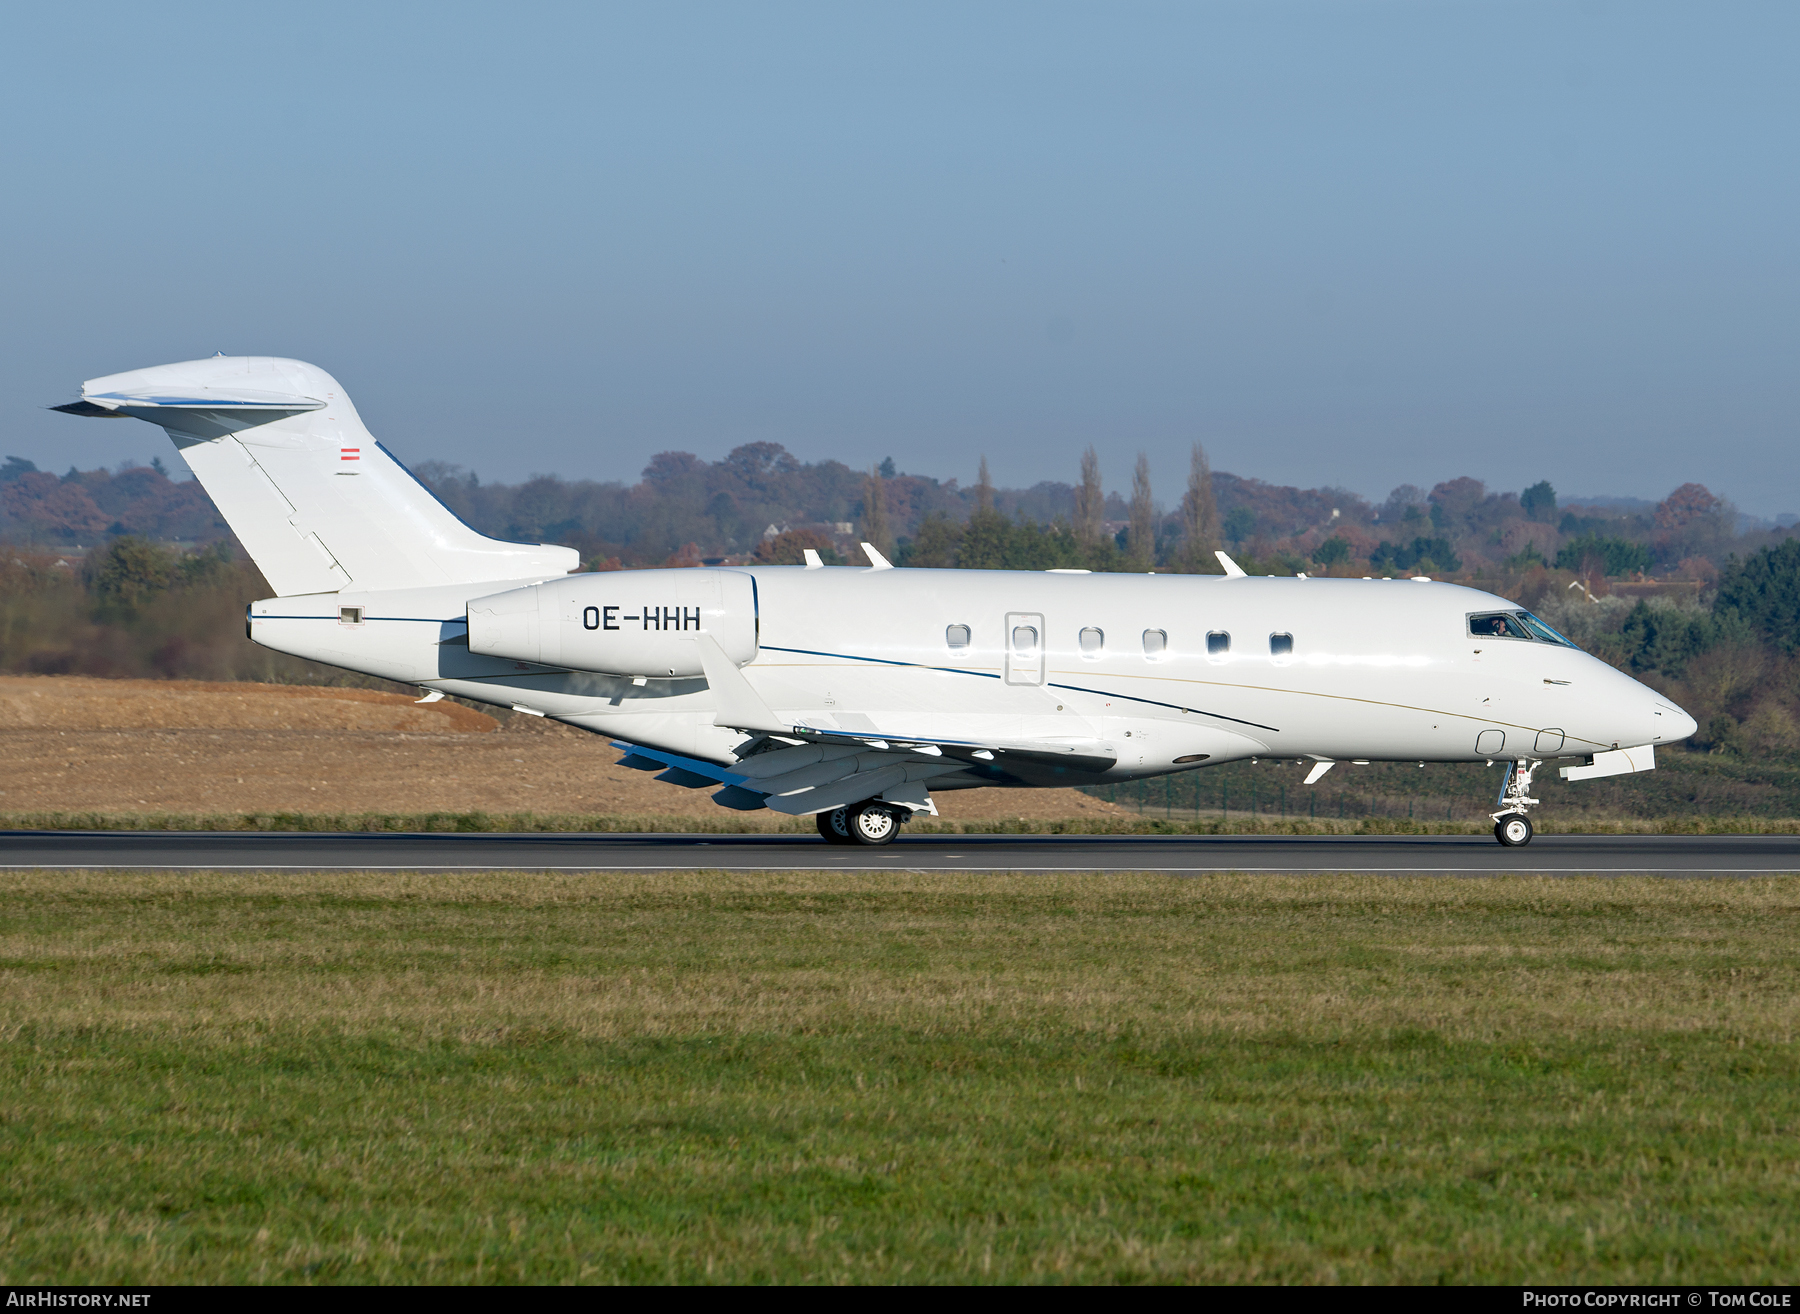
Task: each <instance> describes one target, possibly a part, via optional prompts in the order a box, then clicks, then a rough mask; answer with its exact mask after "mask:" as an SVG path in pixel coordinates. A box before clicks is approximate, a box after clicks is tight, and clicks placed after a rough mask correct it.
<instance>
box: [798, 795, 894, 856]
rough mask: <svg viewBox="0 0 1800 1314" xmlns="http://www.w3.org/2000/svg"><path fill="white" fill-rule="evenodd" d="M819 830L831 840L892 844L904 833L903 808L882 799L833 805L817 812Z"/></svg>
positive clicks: (830, 841)
mask: <svg viewBox="0 0 1800 1314" xmlns="http://www.w3.org/2000/svg"><path fill="white" fill-rule="evenodd" d="M814 819H815V820H816V821H817V822H818V826H819V834H821V835H823V836H824V837H825V842H826V843H827V844H864V845H868V846H870V847H875V846H878V845H882V844H892V843H893V842H894V836H896V835H898V834H899V833H900V823H901V821H902V820H903V818H902V816H901V810H900V809H899V808H892V807H889V806H888V805H887V804H885V803H883V802H881V801H880V800H879V799H870V800H868V801H867V802H865V803H856V804H853V805H851V806H850V807H847V808H833V809H831V811H829V812H820V813H817V814H815V818H814Z"/></svg>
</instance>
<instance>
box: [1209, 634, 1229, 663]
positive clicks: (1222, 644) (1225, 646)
mask: <svg viewBox="0 0 1800 1314" xmlns="http://www.w3.org/2000/svg"><path fill="white" fill-rule="evenodd" d="M1230 651H1231V636H1230V635H1229V634H1227V633H1226V632H1225V631H1224V630H1212V631H1210V632H1209V633H1208V634H1207V636H1206V655H1207V656H1208V657H1223V656H1224V655H1225V654H1226V653H1228V652H1230Z"/></svg>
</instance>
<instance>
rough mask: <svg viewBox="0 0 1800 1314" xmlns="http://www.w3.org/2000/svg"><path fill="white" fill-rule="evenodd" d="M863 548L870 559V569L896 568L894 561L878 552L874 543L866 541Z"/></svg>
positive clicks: (864, 553)
mask: <svg viewBox="0 0 1800 1314" xmlns="http://www.w3.org/2000/svg"><path fill="white" fill-rule="evenodd" d="M862 550H863V555H864V556H865V557H867V558H868V559H869V569H871V570H892V569H893V568H894V563H893V562H891V561H889V560H888V559H887V558H886V557H884V556H882V555H881V553H879V552H877V551H876V550H875V545H874V544H873V543H864V544H863V545H862Z"/></svg>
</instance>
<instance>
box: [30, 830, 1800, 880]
mask: <svg viewBox="0 0 1800 1314" xmlns="http://www.w3.org/2000/svg"><path fill="white" fill-rule="evenodd" d="M0 867H3V868H22V867H31V868H44V867H53V868H63V869H68V870H80V869H93V868H133V869H139V870H142V869H176V870H201V869H205V870H235V871H246V870H249V871H273V870H298V871H317V870H332V869H336V870H377V869H380V870H409V871H494V870H534V871H594V872H603V871H638V872H641V871H692V870H697V869H701V868H706V869H720V868H723V869H728V870H737V871H791V870H794V869H796V868H801V869H808V870H819V869H824V870H846V871H977V872H1002V871H1013V872H1058V871H1094V872H1123V871H1132V872H1168V873H1172V874H1182V875H1201V874H1204V873H1208V872H1266V873H1269V874H1271V875H1275V874H1286V873H1294V874H1306V873H1323V872H1360V873H1368V874H1380V875H1392V876H1431V875H1456V876H1482V875H1502V874H1536V875H1566V876H1574V875H1592V874H1604V875H1645V874H1647V875H1658V876H1763V875H1776V874H1786V873H1794V872H1800V836H1794V835H1679V836H1665V835H1548V836H1545V835H1540V836H1539V837H1538V838H1537V839H1535V840H1533V841H1532V843H1531V844H1530V846H1529V847H1527V848H1524V849H1506V848H1502V847H1501V846H1500V845H1498V844H1496V843H1495V842H1494V841H1493V840H1492V839H1490V838H1488V837H1487V836H1462V835H1457V836H1303V837H1294V836H1280V835H919V836H909V837H904V838H902V839H899V840H897V841H895V843H893V844H892V845H890V846H888V847H886V848H880V849H865V848H839V847H836V846H833V845H828V844H826V843H825V842H824V841H823V840H818V839H814V838H811V837H810V836H792V835H577V834H530V835H500V834H465V835H455V834H417V835H402V834H373V835H358V834H314V833H270V832H252V833H247V832H242V831H227V832H195V831H135V832H133V831H6V832H0Z"/></svg>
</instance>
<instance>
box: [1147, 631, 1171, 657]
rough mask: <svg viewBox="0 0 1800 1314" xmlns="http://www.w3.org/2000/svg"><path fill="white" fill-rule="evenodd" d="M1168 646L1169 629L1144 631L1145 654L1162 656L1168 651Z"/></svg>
mask: <svg viewBox="0 0 1800 1314" xmlns="http://www.w3.org/2000/svg"><path fill="white" fill-rule="evenodd" d="M1168 648H1169V633H1168V631H1167V630H1145V631H1144V656H1146V657H1160V656H1162V655H1163V653H1165V652H1167V651H1168Z"/></svg>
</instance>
